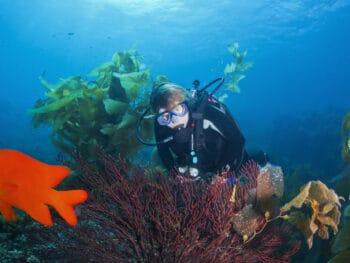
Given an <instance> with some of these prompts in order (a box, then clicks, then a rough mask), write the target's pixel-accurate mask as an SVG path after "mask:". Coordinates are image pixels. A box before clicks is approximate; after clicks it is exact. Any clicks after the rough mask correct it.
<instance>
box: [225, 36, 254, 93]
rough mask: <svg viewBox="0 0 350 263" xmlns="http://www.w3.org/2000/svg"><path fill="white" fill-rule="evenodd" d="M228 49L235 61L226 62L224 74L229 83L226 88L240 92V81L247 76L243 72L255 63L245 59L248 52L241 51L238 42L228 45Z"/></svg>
mask: <svg viewBox="0 0 350 263" xmlns="http://www.w3.org/2000/svg"><path fill="white" fill-rule="evenodd" d="M227 50H228V51H229V52H230V54H231V55H232V56H233V58H234V61H233V62H231V63H228V64H226V67H225V70H224V75H225V79H226V83H227V84H226V88H225V90H228V91H231V92H236V93H239V92H240V89H239V83H240V81H241V80H242V79H244V78H245V77H246V76H245V75H244V74H242V73H243V72H244V71H246V70H248V69H250V68H251V67H252V66H253V63H252V62H245V61H244V60H245V57H246V56H247V54H248V52H247V51H244V52H240V51H239V45H238V43H234V44H231V45H228V46H227Z"/></svg>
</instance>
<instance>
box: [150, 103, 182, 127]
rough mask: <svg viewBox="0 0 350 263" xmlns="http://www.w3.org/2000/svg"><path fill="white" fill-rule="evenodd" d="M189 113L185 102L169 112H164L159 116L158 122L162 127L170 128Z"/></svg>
mask: <svg viewBox="0 0 350 263" xmlns="http://www.w3.org/2000/svg"><path fill="white" fill-rule="evenodd" d="M187 113H188V106H187V104H186V103H185V102H182V103H179V104H177V105H176V106H175V107H173V108H172V109H171V110H169V111H165V110H164V111H162V110H160V112H159V113H158V114H157V122H158V123H159V124H160V125H162V126H168V125H169V124H170V123H177V122H179V121H180V120H181V118H182V117H184V116H185V115H186V114H187Z"/></svg>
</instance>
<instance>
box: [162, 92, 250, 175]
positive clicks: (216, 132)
mask: <svg viewBox="0 0 350 263" xmlns="http://www.w3.org/2000/svg"><path fill="white" fill-rule="evenodd" d="M204 100H205V103H204V104H203V107H202V110H201V112H202V113H203V122H204V123H205V126H206V127H204V128H203V130H202V132H203V133H202V137H204V139H203V140H201V141H200V140H198V139H197V140H196V139H195V140H194V143H198V141H200V142H204V143H201V144H203V146H202V147H201V148H200V150H199V151H197V152H196V156H197V157H198V163H197V164H194V163H193V161H192V156H191V136H192V134H194V137H196V136H195V134H197V133H196V132H195V131H194V129H195V128H193V121H194V118H193V116H194V114H193V112H197V111H198V109H197V110H195V109H193V107H190V110H189V114H190V115H189V122H188V124H187V127H186V128H181V129H171V128H169V127H167V126H161V125H159V124H158V122H155V136H156V140H157V141H162V140H164V139H165V138H167V137H169V136H173V137H174V139H173V140H171V141H169V142H167V143H165V144H159V145H158V146H157V147H158V153H159V155H160V158H161V160H162V162H163V164H164V165H165V167H166V168H167V169H168V170H171V169H173V168H175V167H184V166H189V167H195V168H197V169H198V170H199V171H200V174H203V173H204V174H205V173H207V172H218V171H221V170H222V169H223V168H224V167H225V166H226V165H229V166H230V168H231V170H237V169H238V168H239V167H240V165H241V164H242V163H243V162H244V161H245V159H246V153H245V150H244V144H245V138H244V137H243V135H242V133H241V131H240V129H239V127H238V125H237V123H236V121H235V120H234V118H233V116H232V115H231V113H230V112H229V111H228V110H227V108H226V106H225V105H223V104H222V103H220V102H219V101H217V100H216V99H215V98H213V97H205V98H204ZM201 124H203V123H202V122H201ZM197 126H198V125H197ZM197 137H199V136H197Z"/></svg>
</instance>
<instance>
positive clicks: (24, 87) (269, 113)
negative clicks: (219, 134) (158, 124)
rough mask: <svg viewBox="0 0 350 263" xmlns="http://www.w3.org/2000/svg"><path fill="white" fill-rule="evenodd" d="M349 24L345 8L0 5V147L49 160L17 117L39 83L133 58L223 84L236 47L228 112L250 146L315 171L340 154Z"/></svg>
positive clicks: (147, 0) (102, 2)
mask: <svg viewBox="0 0 350 263" xmlns="http://www.w3.org/2000/svg"><path fill="white" fill-rule="evenodd" d="M349 14H350V1H349V0H317V1H316V0H293V1H291V0H286V1H276V0H261V1H232V0H222V1H208V0H186V1H170V0H153V1H152V0H77V1H57V0H46V1H41V0H32V1H24V0H11V1H9V0H0V25H1V27H0V58H1V63H0V75H1V95H0V110H1V111H0V127H1V128H0V147H1V148H16V149H19V150H23V151H25V152H27V153H30V154H32V155H34V156H36V157H41V159H43V158H45V159H47V160H51V161H52V160H54V159H55V155H56V154H57V152H58V151H57V150H56V149H54V148H53V147H52V145H51V143H50V140H49V134H50V133H49V129H47V128H45V127H44V128H39V129H34V128H32V127H31V125H30V114H28V113H27V110H28V109H29V108H30V107H32V106H33V104H34V102H35V101H36V100H37V99H38V98H44V89H43V88H42V87H41V85H40V83H39V80H38V77H39V76H40V75H41V74H43V73H45V77H46V78H47V79H48V81H49V82H52V83H55V82H57V81H59V79H60V78H66V77H68V76H72V75H82V76H84V75H86V74H87V73H89V72H90V70H91V69H93V68H95V67H96V66H97V65H100V64H101V63H103V62H105V61H109V60H110V59H111V56H112V54H113V53H114V52H116V51H123V50H128V49H130V48H131V47H134V48H136V49H137V50H138V51H139V53H140V54H142V55H143V56H144V63H145V65H146V66H147V67H149V68H150V69H151V70H152V73H153V75H154V76H156V75H157V74H165V75H167V76H169V77H170V79H171V80H172V81H173V82H177V83H179V84H181V85H184V86H187V87H188V86H190V85H191V83H192V81H193V80H194V79H199V80H201V82H202V83H207V82H209V81H211V80H212V79H214V78H217V77H220V76H222V75H223V70H224V67H225V65H226V63H227V62H230V61H231V57H230V54H229V53H228V52H227V49H226V47H227V45H228V44H232V43H234V42H238V43H239V44H240V47H241V49H242V50H247V51H248V56H247V58H246V59H247V61H252V62H253V63H254V66H253V68H251V69H250V70H249V71H248V72H246V75H247V77H246V79H244V80H243V81H242V82H241V84H240V88H241V93H240V94H233V95H230V98H229V99H228V100H227V101H226V103H227V104H228V106H229V108H230V109H231V110H232V112H233V113H234V115H235V117H236V118H237V120H238V122H239V123H240V125H241V128H242V130H243V133H244V134H245V135H246V137H247V144H248V146H250V145H251V146H253V147H255V146H257V147H261V148H263V149H264V150H266V151H267V152H270V153H271V155H278V156H279V157H281V156H284V157H286V158H289V159H294V160H297V161H305V162H306V161H307V162H311V163H313V164H314V165H317V163H318V162H320V160H322V158H323V157H324V158H326V159H327V156H329V155H330V152H332V154H333V155H334V154H337V152H336V150H337V149H338V148H339V149H340V146H339V145H340V135H339V129H340V124H341V119H342V117H343V115H344V114H345V112H346V111H349V108H350V102H349V98H350V87H349V83H350V31H349V29H348V26H347V25H349V24H350V15H349ZM321 140H322V141H321ZM320 155H322V156H320ZM337 158H338V159H340V153H339V156H338V157H337ZM322 161H324V160H322ZM326 161H327V160H326ZM332 165H333V166H332V169H333V168H334V165H335V164H332ZM335 173H336V172H335Z"/></svg>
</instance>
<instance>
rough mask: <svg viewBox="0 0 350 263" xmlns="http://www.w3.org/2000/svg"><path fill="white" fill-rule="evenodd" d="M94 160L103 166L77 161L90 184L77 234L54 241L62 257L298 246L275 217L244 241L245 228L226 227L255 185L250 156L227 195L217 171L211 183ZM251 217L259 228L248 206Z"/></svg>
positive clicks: (205, 255)
mask: <svg viewBox="0 0 350 263" xmlns="http://www.w3.org/2000/svg"><path fill="white" fill-rule="evenodd" d="M100 160H102V163H103V165H102V166H103V167H105V170H104V172H103V173H101V169H99V170H96V169H95V167H94V166H93V165H91V164H87V163H86V162H85V161H82V162H81V161H79V162H78V163H79V165H80V167H81V168H82V169H83V171H84V174H85V175H84V178H83V181H84V182H85V183H87V188H89V189H92V191H91V193H90V200H89V201H88V203H87V204H86V205H85V206H84V207H82V208H81V222H82V223H81V224H80V225H79V226H78V234H76V235H74V236H71V237H70V240H71V242H66V244H62V245H60V247H61V249H66V251H65V253H64V254H65V255H66V257H69V258H72V259H73V258H75V259H76V258H80V260H90V261H95V260H96V261H104V262H111V261H114V260H118V261H119V262H288V260H289V258H290V256H291V255H293V254H294V253H296V251H297V250H298V248H299V243H298V242H295V241H294V242H290V243H288V240H289V239H290V235H291V229H290V227H285V226H283V225H281V224H279V223H277V221H276V222H274V223H271V224H269V226H266V227H265V228H264V229H263V230H261V232H260V235H255V236H254V238H252V239H251V240H250V241H249V242H245V241H244V239H243V238H242V234H243V235H244V234H247V235H250V234H251V233H244V232H237V231H240V229H242V228H243V226H238V225H236V226H234V227H233V225H232V224H233V222H235V221H236V220H240V219H239V218H240V216H242V217H243V219H244V218H246V215H247V214H244V212H243V213H240V211H242V210H245V209H246V207H249V206H251V205H250V204H248V203H247V202H250V201H252V200H253V195H254V193H255V191H254V189H253V188H252V187H255V186H256V176H257V174H256V172H257V171H258V169H257V165H256V164H255V163H250V164H248V166H245V168H244V169H243V170H242V178H238V179H237V181H236V187H237V191H236V192H235V198H234V199H235V202H232V201H230V199H231V200H232V189H233V187H232V186H230V185H229V184H227V182H226V178H225V177H223V178H219V179H218V180H215V181H213V183H209V182H205V181H200V182H182V181H181V180H178V179H177V178H178V177H177V176H178V174H176V173H174V174H172V175H171V176H170V177H169V178H167V177H164V176H163V175H162V174H161V173H156V174H150V173H148V174H147V175H146V174H144V171H145V170H144V169H139V168H138V169H136V170H133V171H131V170H130V168H129V167H127V166H126V164H125V163H124V162H122V161H115V160H114V159H113V158H111V157H110V156H106V155H104V154H102V155H100ZM99 166H101V164H100V165H99ZM244 172H245V174H244ZM248 172H249V173H253V174H248ZM241 189H242V190H241ZM248 193H250V194H248ZM242 208H243V209H242ZM251 218H252V220H253V221H254V222H256V224H255V226H254V228H258V229H259V228H260V227H261V222H260V220H256V217H255V214H253V216H252V217H251ZM259 218H261V217H259ZM248 228H250V229H252V228H251V226H248V227H247V228H246V229H248ZM72 233H73V232H70V234H72ZM56 252H57V251H56Z"/></svg>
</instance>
